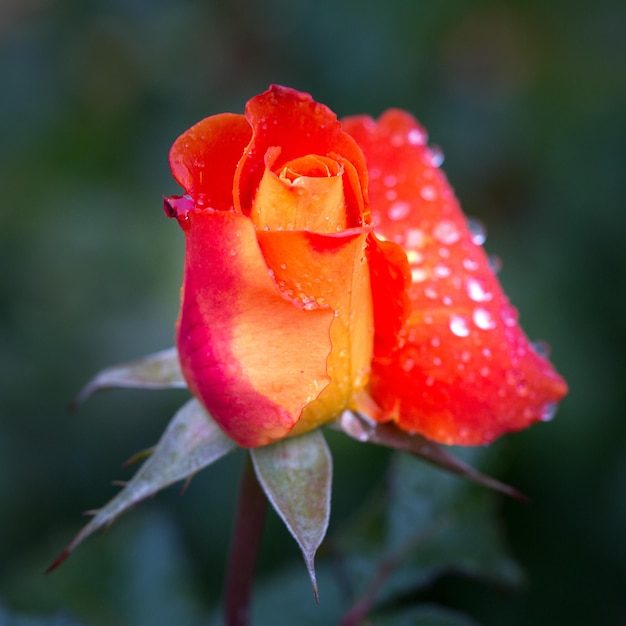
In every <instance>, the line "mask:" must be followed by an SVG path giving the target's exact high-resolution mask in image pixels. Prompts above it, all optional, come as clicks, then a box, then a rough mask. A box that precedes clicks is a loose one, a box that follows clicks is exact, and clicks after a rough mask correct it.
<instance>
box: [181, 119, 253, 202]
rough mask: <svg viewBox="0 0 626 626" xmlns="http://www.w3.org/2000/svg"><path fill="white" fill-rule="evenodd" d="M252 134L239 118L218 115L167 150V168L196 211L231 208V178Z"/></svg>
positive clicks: (203, 122)
mask: <svg viewBox="0 0 626 626" xmlns="http://www.w3.org/2000/svg"><path fill="white" fill-rule="evenodd" d="M251 135H252V130H251V128H250V125H249V124H248V122H247V121H246V118H245V117H244V116H243V115H236V114H234V113H221V114H219V115H213V116H211V117H207V118H205V119H203V120H202V121H201V122H198V123H197V124H195V125H194V126H192V127H191V128H190V129H189V130H188V131H186V132H185V133H183V134H182V135H181V136H180V137H179V138H178V139H177V140H176V141H175V142H174V145H173V146H172V148H171V149H170V168H171V170H172V174H173V175H174V178H175V179H176V181H177V182H178V184H179V185H180V186H181V187H183V189H184V190H185V192H186V193H187V194H188V195H189V196H191V198H192V200H193V203H194V204H195V206H196V207H197V208H202V207H211V208H213V209H217V210H220V211H225V210H229V209H231V208H232V206H233V176H234V174H235V168H236V167H237V163H238V162H239V160H240V159H241V156H242V154H243V151H244V150H245V148H246V145H247V144H248V142H249V141H250V137H251Z"/></svg>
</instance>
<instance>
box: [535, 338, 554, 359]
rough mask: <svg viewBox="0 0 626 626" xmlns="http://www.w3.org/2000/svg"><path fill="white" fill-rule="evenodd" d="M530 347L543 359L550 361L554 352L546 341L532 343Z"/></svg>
mask: <svg viewBox="0 0 626 626" xmlns="http://www.w3.org/2000/svg"><path fill="white" fill-rule="evenodd" d="M530 347H531V348H532V349H533V350H534V351H535V352H536V353H537V354H538V355H539V356H540V357H542V358H544V359H549V358H550V352H551V351H552V350H551V348H550V345H549V344H548V343H546V342H545V341H532V342H531V343H530Z"/></svg>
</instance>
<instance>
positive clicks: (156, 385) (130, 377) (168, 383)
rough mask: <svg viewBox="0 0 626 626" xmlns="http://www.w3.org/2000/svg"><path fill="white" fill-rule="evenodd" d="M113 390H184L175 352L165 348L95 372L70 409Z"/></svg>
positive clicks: (183, 380) (172, 349) (174, 349)
mask: <svg viewBox="0 0 626 626" xmlns="http://www.w3.org/2000/svg"><path fill="white" fill-rule="evenodd" d="M114 387H130V388H134V389H185V388H186V387H187V382H186V381H185V379H184V377H183V374H182V371H181V369H180V363H179V360H178V352H177V350H176V348H167V349H166V350H161V351H160V352H155V353H153V354H149V355H148V356H145V357H142V358H140V359H137V360H135V361H130V362H128V363H121V364H118V365H112V366H111V367H107V368H105V369H103V370H101V371H100V372H98V373H97V374H96V375H95V376H94V377H93V378H92V379H91V380H90V381H89V382H88V383H87V384H86V385H85V386H84V387H83V388H82V389H81V390H80V392H79V393H78V394H77V396H76V397H75V398H74V400H73V402H72V404H71V406H72V408H78V406H79V405H81V404H82V403H83V402H84V401H85V400H87V398H89V397H90V396H91V395H93V394H94V393H95V392H96V391H101V390H104V389H112V388H114Z"/></svg>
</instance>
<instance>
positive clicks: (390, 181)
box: [383, 174, 398, 187]
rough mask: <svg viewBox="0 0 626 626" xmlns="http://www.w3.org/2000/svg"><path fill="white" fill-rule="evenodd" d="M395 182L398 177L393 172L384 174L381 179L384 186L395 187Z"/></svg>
mask: <svg viewBox="0 0 626 626" xmlns="http://www.w3.org/2000/svg"><path fill="white" fill-rule="evenodd" d="M397 182H398V179H397V178H396V177H395V176H394V175H393V174H389V176H385V178H384V179H383V184H384V185H385V187H395V186H396V183H397Z"/></svg>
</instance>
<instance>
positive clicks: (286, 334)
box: [177, 211, 334, 447]
mask: <svg viewBox="0 0 626 626" xmlns="http://www.w3.org/2000/svg"><path fill="white" fill-rule="evenodd" d="M186 246H187V249H186V258H185V282H184V285H183V294H182V307H181V314H180V318H179V323H178V330H177V343H178V350H179V355H180V361H181V367H182V370H183V373H184V374H185V377H186V378H187V381H188V383H189V387H190V389H191V390H192V392H193V393H194V394H195V395H196V396H197V397H198V398H200V399H201V401H202V402H203V404H204V405H205V407H206V408H207V409H208V411H209V412H210V413H211V415H212V416H213V418H214V419H215V421H216V422H218V423H219V424H220V426H221V427H222V428H223V429H224V430H225V431H226V433H227V434H228V435H230V437H232V438H233V439H234V440H235V441H236V442H237V443H238V444H240V445H242V446H245V447H255V446H261V445H265V444H267V443H269V442H271V441H273V440H277V439H280V438H282V437H284V436H285V435H286V434H287V433H288V432H289V431H290V430H291V429H292V428H293V426H294V424H295V423H296V422H297V421H298V419H299V418H300V416H301V413H302V409H303V408H304V407H305V406H306V405H307V404H308V403H310V402H311V401H312V400H314V399H315V398H317V396H318V395H319V394H320V392H321V391H322V390H323V389H324V388H325V387H326V386H327V385H328V383H329V381H330V378H329V376H328V374H327V372H326V361H327V358H328V355H329V354H330V351H331V341H330V327H331V323H332V321H333V319H334V315H333V312H332V311H331V310H330V309H321V308H320V309H315V310H306V309H304V308H302V307H297V306H295V305H294V303H293V302H292V301H291V300H289V299H287V298H285V297H284V296H283V295H282V294H281V293H280V291H279V290H278V289H277V288H276V285H275V283H274V282H273V280H272V278H271V277H270V274H269V272H268V268H267V265H266V262H265V260H264V259H263V255H262V253H261V250H260V248H259V245H258V243H257V237H256V233H255V230H254V226H253V225H252V222H251V221H250V220H249V219H248V218H247V217H243V216H240V215H236V214H233V213H219V212H212V211H206V212H203V213H191V214H190V215H189V226H188V228H187V229H186Z"/></svg>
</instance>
